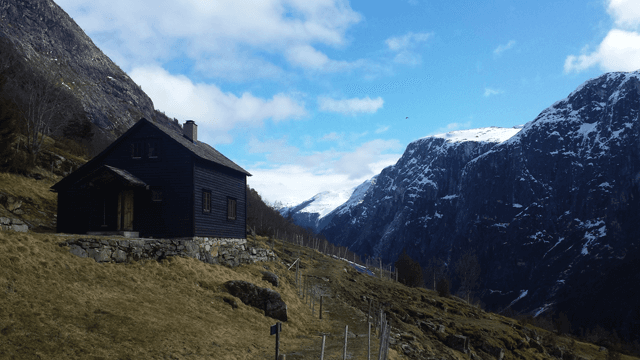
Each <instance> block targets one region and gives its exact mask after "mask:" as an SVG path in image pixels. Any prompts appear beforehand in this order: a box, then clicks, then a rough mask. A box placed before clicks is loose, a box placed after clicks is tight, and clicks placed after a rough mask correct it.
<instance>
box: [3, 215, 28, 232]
mask: <svg viewBox="0 0 640 360" xmlns="http://www.w3.org/2000/svg"><path fill="white" fill-rule="evenodd" d="M0 230H13V231H20V232H27V231H28V230H29V226H27V224H25V223H24V222H23V221H22V220H20V219H13V218H8V217H0Z"/></svg>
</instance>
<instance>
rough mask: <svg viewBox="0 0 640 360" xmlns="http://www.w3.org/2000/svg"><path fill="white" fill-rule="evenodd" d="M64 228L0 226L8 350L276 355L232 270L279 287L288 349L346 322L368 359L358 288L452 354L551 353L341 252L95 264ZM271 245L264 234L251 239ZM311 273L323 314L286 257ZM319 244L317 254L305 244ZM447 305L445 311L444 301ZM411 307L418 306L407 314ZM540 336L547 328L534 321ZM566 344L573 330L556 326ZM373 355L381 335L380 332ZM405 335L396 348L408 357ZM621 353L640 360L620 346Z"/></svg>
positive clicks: (423, 339) (16, 353) (589, 352)
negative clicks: (237, 293)
mask: <svg viewBox="0 0 640 360" xmlns="http://www.w3.org/2000/svg"><path fill="white" fill-rule="evenodd" d="M64 240H65V238H64V237H61V236H57V235H53V234H35V233H26V234H24V233H15V232H0V358H2V359H5V358H6V359H34V358H42V359H272V358H273V354H274V343H275V337H274V336H270V335H269V328H270V326H271V325H273V324H275V323H276V320H274V319H271V318H268V317H266V316H264V312H263V311H261V310H258V309H255V308H252V307H250V306H247V305H244V304H242V303H241V302H240V301H239V300H238V301H237V302H238V308H237V309H232V307H231V306H230V305H229V304H228V303H226V302H225V301H224V300H223V299H224V298H225V297H227V298H231V296H230V295H229V294H228V293H227V292H226V290H225V289H224V287H223V284H224V282H226V281H228V280H245V281H249V282H251V283H254V284H256V285H258V286H261V287H268V288H272V289H273V290H275V291H278V292H279V293H280V294H281V295H282V298H283V300H284V301H285V302H286V303H287V305H288V315H289V321H287V322H285V323H284V324H283V333H282V337H281V353H283V354H287V359H302V358H304V359H310V358H319V353H320V339H321V335H322V334H326V335H327V347H326V356H325V359H341V358H342V343H343V338H342V334H343V331H344V326H345V325H349V330H350V332H352V333H353V334H355V335H357V337H352V338H350V339H349V344H348V353H349V355H350V358H351V359H365V358H366V356H365V355H366V333H367V327H366V320H365V314H366V311H367V303H366V302H365V301H363V300H362V298H361V296H362V295H364V296H367V297H371V298H374V299H376V301H377V302H380V303H386V304H387V306H386V310H387V312H388V318H389V319H390V320H391V322H392V325H393V327H394V331H400V332H401V333H404V334H406V337H407V338H408V339H411V340H407V341H406V342H405V344H406V343H409V344H410V345H411V346H412V347H414V348H417V349H419V350H422V351H423V354H425V355H427V354H429V356H436V357H437V358H445V359H466V358H467V356H466V355H464V354H462V353H459V352H457V351H454V350H452V349H451V348H449V347H447V346H446V345H444V344H443V339H444V338H445V337H446V336H447V335H451V334H461V335H465V336H468V337H469V338H471V339H472V345H473V344H474V343H475V344H476V345H473V346H474V351H475V352H476V353H478V354H482V355H483V356H484V355H486V354H484V353H481V352H479V351H480V350H479V347H478V346H477V344H478V341H479V339H481V340H482V341H487V342H488V343H490V344H491V345H494V346H498V347H503V348H505V349H507V350H506V351H505V359H549V358H550V357H549V355H548V354H547V353H546V352H545V353H541V352H540V351H539V350H537V349H535V348H533V347H530V348H526V347H525V348H518V347H517V343H518V341H519V340H521V339H522V338H523V335H522V331H521V326H520V324H518V323H517V322H516V321H515V320H513V319H510V318H506V317H502V316H500V315H496V314H493V313H488V312H484V311H482V310H480V309H477V308H474V307H472V306H469V305H467V304H465V303H464V302H462V301H461V300H459V299H456V298H440V297H438V296H437V294H436V293H435V292H433V291H430V290H425V289H414V288H407V287H405V286H403V285H401V284H398V283H395V282H392V281H389V280H380V279H378V278H373V277H370V276H366V275H362V274H359V273H357V272H356V271H355V270H353V269H352V268H351V267H350V266H349V265H347V264H346V263H344V262H342V261H338V260H335V259H331V258H329V257H327V256H323V255H321V254H319V253H317V252H315V251H311V250H309V249H301V248H298V247H295V246H292V245H291V244H287V249H286V251H282V243H280V242H278V246H277V247H276V252H277V253H278V255H279V256H280V259H281V260H282V263H281V262H270V263H257V264H252V265H245V266H240V267H238V268H235V269H229V268H226V267H223V266H219V265H210V264H205V263H202V262H200V261H198V260H195V259H191V258H169V259H168V260H164V261H162V262H156V261H141V262H135V263H130V264H113V263H107V264H99V263H96V262H95V261H94V260H92V259H87V258H79V257H76V256H74V255H72V254H70V253H69V251H68V248H66V247H60V246H59V243H60V242H61V241H64ZM249 241H250V242H251V243H255V244H257V245H258V246H261V247H267V246H268V245H267V244H266V242H265V239H262V238H259V239H257V240H254V239H250V240H249ZM298 250H301V257H302V259H303V268H302V272H303V274H305V275H309V278H310V279H311V280H310V283H311V284H312V285H313V286H315V288H316V289H318V290H321V291H323V292H324V293H325V294H326V295H328V297H327V299H326V302H325V311H326V312H325V316H324V319H323V320H319V319H318V314H317V309H318V304H317V303H316V313H315V314H312V312H311V310H310V309H309V306H308V305H307V303H305V302H306V300H303V299H301V298H300V297H299V296H298V294H297V288H296V286H295V283H294V274H295V271H294V270H293V269H292V270H290V271H289V270H287V264H291V263H293V261H294V260H295V259H296V258H297V257H298V256H299V255H298ZM311 252H312V253H313V254H314V255H313V258H312V259H310V258H309V254H310V253H311ZM264 266H268V267H269V269H270V271H272V272H274V273H276V274H277V275H278V276H279V277H280V287H278V288H274V287H273V286H272V285H271V284H270V283H268V282H266V281H264V280H262V274H261V271H263V270H264ZM445 309H446V310H445ZM410 314H412V315H410ZM420 316H422V317H424V318H426V319H429V321H432V322H434V323H441V324H446V331H445V333H443V334H434V333H430V332H423V331H422V330H421V329H420V328H419V327H418V326H416V323H415V320H416V318H417V317H420ZM536 331H537V332H538V333H539V334H540V335H541V336H544V335H545V331H544V330H541V329H536ZM555 339H556V342H557V344H558V345H561V346H563V347H565V348H568V347H569V341H570V340H569V339H568V338H564V337H556V338H555ZM372 342H373V345H374V346H373V351H372V358H375V359H377V349H378V339H377V338H373V339H372ZM401 345H402V343H399V344H397V345H395V346H393V348H392V349H391V351H390V359H393V360H395V359H406V358H408V357H406V356H404V355H401V354H400V353H399V351H400V352H401V351H402V349H401V347H400V346H401ZM574 352H575V354H577V355H579V356H581V357H583V358H584V359H605V357H606V352H600V351H599V349H598V347H596V346H594V345H592V344H586V343H581V342H576V344H575V349H574ZM622 358H623V359H633V358H632V357H628V356H622Z"/></svg>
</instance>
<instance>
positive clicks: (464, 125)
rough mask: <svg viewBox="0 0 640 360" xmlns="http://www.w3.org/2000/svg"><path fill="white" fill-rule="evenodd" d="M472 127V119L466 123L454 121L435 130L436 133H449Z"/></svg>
mask: <svg viewBox="0 0 640 360" xmlns="http://www.w3.org/2000/svg"><path fill="white" fill-rule="evenodd" d="M470 128H471V121H467V122H466V123H458V122H453V123H449V124H447V126H446V127H443V128H440V129H438V131H437V132H435V133H434V134H442V133H448V132H451V131H455V130H462V129H470Z"/></svg>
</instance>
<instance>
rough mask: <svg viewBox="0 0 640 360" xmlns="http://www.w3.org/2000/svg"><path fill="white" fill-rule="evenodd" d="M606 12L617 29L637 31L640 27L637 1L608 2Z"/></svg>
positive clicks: (639, 7)
mask: <svg viewBox="0 0 640 360" xmlns="http://www.w3.org/2000/svg"><path fill="white" fill-rule="evenodd" d="M607 12H608V13H609V15H611V17H612V18H613V19H614V21H615V24H616V26H618V27H619V28H622V29H632V30H637V29H638V27H640V2H638V1H637V0H610V1H609V6H608V7H607Z"/></svg>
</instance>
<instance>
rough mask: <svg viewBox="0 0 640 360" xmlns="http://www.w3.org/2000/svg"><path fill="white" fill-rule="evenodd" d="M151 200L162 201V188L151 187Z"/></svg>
mask: <svg viewBox="0 0 640 360" xmlns="http://www.w3.org/2000/svg"><path fill="white" fill-rule="evenodd" d="M151 201H153V202H160V201H162V190H160V189H151Z"/></svg>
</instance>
